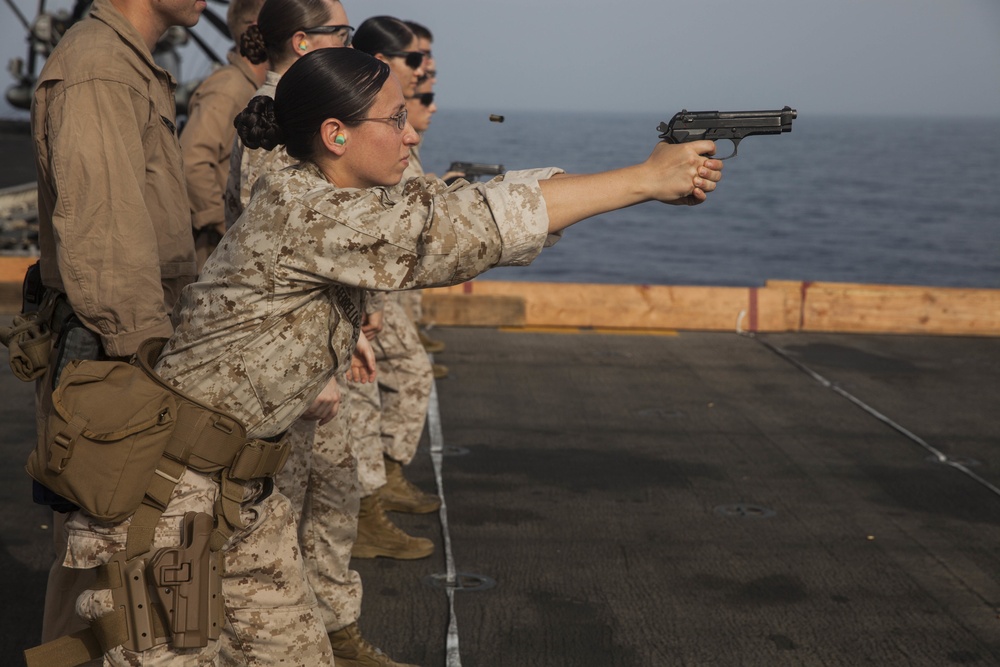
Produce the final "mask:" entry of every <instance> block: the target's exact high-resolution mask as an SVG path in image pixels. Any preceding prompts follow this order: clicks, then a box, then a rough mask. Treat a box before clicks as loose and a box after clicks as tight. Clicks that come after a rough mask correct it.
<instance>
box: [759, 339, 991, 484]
mask: <svg viewBox="0 0 1000 667" xmlns="http://www.w3.org/2000/svg"><path fill="white" fill-rule="evenodd" d="M740 335H742V336H746V337H748V338H752V339H754V340H756V341H757V342H758V343H760V344H761V345H763V346H764V347H766V348H768V349H769V350H771V351H772V352H774V353H775V354H777V355H778V356H779V357H781V358H782V359H784V360H785V361H787V362H788V363H790V364H792V365H793V366H795V367H796V368H798V369H799V370H800V371H802V372H804V373H805V374H807V375H809V376H810V377H812V378H813V379H814V380H816V382H818V383H820V384H821V385H823V386H824V387H826V388H827V389H830V390H831V391H834V392H836V393H838V394H840V395H841V396H842V397H844V398H846V399H847V400H849V401H850V402H851V403H854V405H856V406H858V407H859V408H861V409H862V410H864V411H865V412H867V413H868V414H870V415H871V416H872V417H874V418H875V419H878V420H879V421H880V422H882V423H884V424H886V425H887V426H889V427H890V428H892V429H895V430H896V431H898V432H899V433H902V434H903V435H904V436H906V437H907V438H909V439H910V440H912V441H913V442H915V443H917V444H918V445H920V446H921V447H923V448H924V449H925V450H927V451H928V452H930V453H931V454H932V455H933V456H934V458H936V459H937V461H938V463H943V464H945V465H948V466H951V467H952V468H954V469H956V470H958V471H959V472H961V473H963V474H965V475H967V476H968V477H970V478H972V479H973V480H975V481H976V482H978V483H979V484H981V485H982V486H984V487H986V488H987V489H988V490H989V491H992V492H993V493H994V494H996V495H998V496H1000V487H997V486H996V485H995V484H993V483H992V482H990V481H989V480H987V479H985V478H983V477H982V476H980V475H977V474H976V473H975V471H973V470H970V469H969V467H968V466H966V465H965V464H964V463H962V462H961V461H958V460H955V459H950V458H948V455H947V454H945V453H944V452H942V451H941V450H940V449H938V448H937V447H934V446H933V445H931V444H929V443H928V442H927V441H926V440H924V439H923V438H921V437H920V436H918V435H917V434H916V433H913V432H912V431H910V430H909V429H907V428H904V427H903V426H901V425H900V424H897V423H896V422H894V421H893V420H892V419H890V418H889V417H887V416H885V415H884V414H882V413H881V412H879V411H878V410H876V409H875V408H873V407H871V406H870V405H868V404H867V403H865V402H864V401H862V400H861V399H860V398H858V397H856V396H854V395H852V394H851V393H850V392H848V391H845V390H844V389H841V388H840V387H838V386H837V385H836V384H835V383H833V382H831V381H830V380H827V379H826V378H825V377H823V376H822V375H820V374H819V373H817V372H816V371H814V370H812V369H811V368H809V367H808V366H806V365H805V364H803V363H802V362H800V361H799V360H798V359H795V358H793V357H792V356H791V355H789V354H788V353H787V352H785V351H784V350H782V349H781V348H779V347H778V346H776V345H772V344H771V343H769V342H767V341H766V340H762V339H761V338H758V337H757V336H754V335H753V334H750V333H742V332H741V333H740Z"/></svg>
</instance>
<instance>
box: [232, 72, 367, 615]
mask: <svg viewBox="0 0 1000 667" xmlns="http://www.w3.org/2000/svg"><path fill="white" fill-rule="evenodd" d="M280 80H281V76H280V75H279V74H276V73H274V72H268V73H267V78H266V80H265V81H264V84H263V85H262V86H261V87H260V88H259V89H258V90H257V92H256V93H255V95H266V96H268V97H272V98H273V97H274V93H275V90H276V87H277V85H278V81H280ZM296 162H297V160H295V159H294V158H292V157H291V156H290V155H288V152H287V151H286V150H285V147H284V146H279V147H277V148H275V149H274V150H272V151H266V150H264V149H247V148H245V147H244V146H243V144H242V143H241V142H240V141H239V138H236V141H235V144H234V146H233V151H232V154H231V156H230V164H229V179H228V181H227V183H226V194H225V215H226V222H227V226H230V225H232V223H234V222H236V220H237V219H238V218H239V216H240V215H241V214H242V213H243V208H244V207H245V206H246V205H247V204H249V202H250V194H251V191H252V188H253V185H254V183H256V182H257V179H258V178H260V177H261V176H262V175H263V174H266V173H269V172H272V171H278V170H280V169H282V168H284V167H287V166H289V165H292V164H295V163H296ZM338 385H339V387H340V390H341V405H340V410H339V412H338V415H337V417H336V418H335V419H333V420H332V421H330V422H328V423H327V424H324V425H323V426H317V425H316V422H315V421H298V422H296V423H295V424H294V425H293V426H292V428H291V429H290V431H289V436H288V437H290V438H291V440H290V442H289V445H290V446H291V452H292V453H291V454H290V460H289V462H288V463H286V464H285V469H284V470H283V471H282V473H281V474H280V475H279V476H278V479H277V480H276V481H277V484H278V488H279V489H281V490H282V493H285V494H286V495H289V497H290V498H291V500H292V507H293V509H294V510H295V511H296V513H295V516H296V517H298V518H299V537H300V540H301V541H302V544H301V546H302V552H303V556H304V557H305V559H306V571H307V572H308V574H309V579H310V583H311V584H312V586H313V589H314V590H315V592H316V596H317V598H318V600H319V607H320V610H321V612H322V615H323V623H324V625H325V626H326V629H327V631H328V632H334V631H336V630H340V629H341V628H344V627H347V626H348V625H350V624H352V623H354V622H356V621H357V620H358V617H359V616H360V614H361V597H362V586H361V577H360V575H358V573H357V572H355V571H353V570H351V569H350V561H351V545H352V544H353V543H354V539H355V536H356V534H357V527H358V498H359V495H358V494H359V485H358V464H357V460H356V459H355V457H354V452H353V450H352V447H351V442H352V438H351V432H350V428H349V426H350V420H349V418H348V413H349V406H350V400H349V398H348V393H349V392H350V391H351V388H352V387H355V386H358V385H356V384H354V383H348V382H346V381H339V380H338ZM349 385H350V386H349ZM365 386H373V385H365Z"/></svg>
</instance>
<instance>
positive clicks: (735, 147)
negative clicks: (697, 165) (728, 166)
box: [711, 139, 741, 160]
mask: <svg viewBox="0 0 1000 667" xmlns="http://www.w3.org/2000/svg"><path fill="white" fill-rule="evenodd" d="M716 141H731V142H733V152H732V153H730V154H729V155H727V156H726V157H719V156H718V155H712V156H711V157H712V159H713V160H728V159H729V158H731V157H736V152H737V151H738V150H739V148H740V141H741V139H725V140H723V139H717V140H716Z"/></svg>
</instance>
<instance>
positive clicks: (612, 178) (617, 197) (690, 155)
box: [539, 141, 722, 233]
mask: <svg viewBox="0 0 1000 667" xmlns="http://www.w3.org/2000/svg"><path fill="white" fill-rule="evenodd" d="M714 153H715V144H714V143H713V142H711V141H693V142H691V143H686V144H667V143H663V142H661V143H658V144H657V145H656V147H655V148H654V149H653V153H652V154H651V155H650V156H649V158H648V159H647V160H646V161H645V162H643V163H641V164H637V165H632V166H630V167H624V168H622V169H615V170H613V171H606V172H602V173H599V174H586V175H562V176H559V177H554V178H550V179H548V180H544V181H540V182H539V185H540V187H541V189H542V196H543V197H544V198H545V207H546V209H547V210H548V214H549V232H550V233H552V232H558V231H559V230H562V229H565V228H566V227H569V226H570V225H572V224H574V223H577V222H579V221H581V220H584V219H586V218H589V217H591V216H594V215H599V214H601V213H607V212H608V211H613V210H616V209H619V208H625V207H626V206H632V205H633V204H639V203H642V202H646V201H662V202H665V203H668V204H686V205H695V204H700V203H701V202H703V201H705V199H706V197H707V196H708V195H707V193H709V192H711V191H712V190H714V189H715V186H716V183H718V182H719V179H721V178H722V161H721V160H713V159H711V158H710V157H706V156H710V155H712V154H714Z"/></svg>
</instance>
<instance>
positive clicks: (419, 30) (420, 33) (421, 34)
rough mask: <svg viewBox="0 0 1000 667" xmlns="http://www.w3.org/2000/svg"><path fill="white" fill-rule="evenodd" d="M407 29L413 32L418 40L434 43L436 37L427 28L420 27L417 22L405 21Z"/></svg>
mask: <svg viewBox="0 0 1000 667" xmlns="http://www.w3.org/2000/svg"><path fill="white" fill-rule="evenodd" d="M403 23H405V24H406V27H407V28H409V29H410V30H412V31H413V34H414V35H416V36H417V39H426V40H427V41H428V42H433V41H434V35H432V34H431V31H430V30H428V29H427V27H425V26H422V25H420V24H419V23H417V22H416V21H403Z"/></svg>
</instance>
